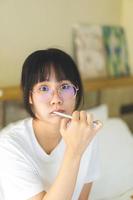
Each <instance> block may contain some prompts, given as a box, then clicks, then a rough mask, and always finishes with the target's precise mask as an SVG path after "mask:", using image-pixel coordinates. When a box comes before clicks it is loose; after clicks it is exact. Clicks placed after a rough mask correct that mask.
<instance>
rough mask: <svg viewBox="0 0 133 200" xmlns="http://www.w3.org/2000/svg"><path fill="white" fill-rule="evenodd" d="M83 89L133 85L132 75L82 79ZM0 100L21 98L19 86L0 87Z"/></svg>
mask: <svg viewBox="0 0 133 200" xmlns="http://www.w3.org/2000/svg"><path fill="white" fill-rule="evenodd" d="M83 86H84V89H85V91H102V90H104V89H109V88H118V87H125V86H133V76H129V77H122V78H110V79H109V78H108V79H107V78H106V79H90V80H85V81H83ZM0 100H1V101H10V100H22V92H21V90H20V87H19V86H9V87H1V88H0Z"/></svg>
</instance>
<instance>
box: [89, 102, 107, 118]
mask: <svg viewBox="0 0 133 200" xmlns="http://www.w3.org/2000/svg"><path fill="white" fill-rule="evenodd" d="M86 111H87V112H88V113H91V114H92V115H93V119H94V120H100V121H101V122H105V121H106V120H107V119H108V106H107V105H106V104H101V105H99V106H97V107H94V108H90V109H88V110H86Z"/></svg>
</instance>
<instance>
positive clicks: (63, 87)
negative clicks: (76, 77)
mask: <svg viewBox="0 0 133 200" xmlns="http://www.w3.org/2000/svg"><path fill="white" fill-rule="evenodd" d="M70 88H71V85H69V84H64V85H62V86H61V89H63V90H67V89H70Z"/></svg>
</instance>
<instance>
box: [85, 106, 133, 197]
mask: <svg viewBox="0 0 133 200" xmlns="http://www.w3.org/2000/svg"><path fill="white" fill-rule="evenodd" d="M88 112H91V113H93V115H94V118H99V119H100V120H101V121H102V122H103V128H102V130H101V131H100V132H99V135H98V139H99V153H100V161H101V175H100V178H99V179H98V180H97V181H96V182H95V183H94V184H93V187H92V192H91V196H90V200H129V199H130V200H131V199H133V135H132V133H131V131H130V130H129V128H128V126H127V124H126V123H125V122H124V121H123V120H122V119H120V118H109V117H108V108H107V106H106V105H100V106H98V107H96V108H93V109H89V110H88Z"/></svg>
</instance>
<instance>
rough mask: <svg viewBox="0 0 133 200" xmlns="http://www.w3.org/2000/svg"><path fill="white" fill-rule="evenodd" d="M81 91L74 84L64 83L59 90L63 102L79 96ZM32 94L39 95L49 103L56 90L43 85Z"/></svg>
mask: <svg viewBox="0 0 133 200" xmlns="http://www.w3.org/2000/svg"><path fill="white" fill-rule="evenodd" d="M78 90H79V89H78V88H77V87H75V86H74V85H73V84H69V83H64V84H62V85H60V86H59V87H58V88H57V92H58V95H59V96H60V98H62V99H63V100H69V99H72V98H73V97H75V96H76V95H77V91H78ZM32 93H37V94H38V95H39V97H41V98H42V99H43V100H44V101H49V100H51V98H52V97H53V94H54V89H52V88H50V87H49V86H47V85H42V86H40V87H39V88H36V89H33V90H32Z"/></svg>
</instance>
